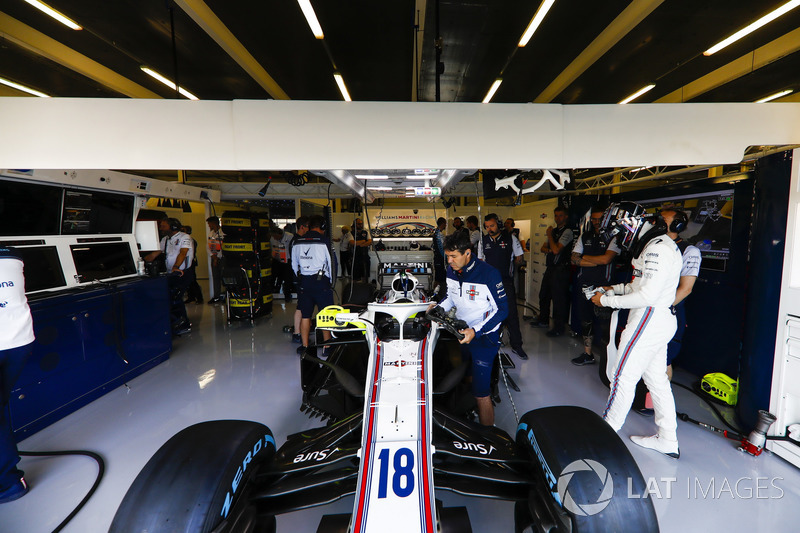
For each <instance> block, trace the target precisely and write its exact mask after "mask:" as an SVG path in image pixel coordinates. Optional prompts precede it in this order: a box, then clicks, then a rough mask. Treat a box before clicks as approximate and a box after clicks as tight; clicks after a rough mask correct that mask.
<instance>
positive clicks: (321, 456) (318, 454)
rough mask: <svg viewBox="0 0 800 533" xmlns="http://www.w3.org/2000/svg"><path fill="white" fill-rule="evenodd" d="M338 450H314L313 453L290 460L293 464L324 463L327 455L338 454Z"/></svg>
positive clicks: (302, 454)
mask: <svg viewBox="0 0 800 533" xmlns="http://www.w3.org/2000/svg"><path fill="white" fill-rule="evenodd" d="M338 451H339V448H334V449H333V450H331V449H330V448H325V449H324V450H315V451H313V452H308V453H301V454H299V455H297V456H296V457H295V458H294V459H292V462H293V463H305V462H306V461H324V460H325V459H327V458H328V456H329V455H333V454H334V453H336V452H338Z"/></svg>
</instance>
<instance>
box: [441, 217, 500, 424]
mask: <svg viewBox="0 0 800 533" xmlns="http://www.w3.org/2000/svg"><path fill="white" fill-rule="evenodd" d="M444 253H445V256H446V257H447V263H448V267H447V282H446V283H447V291H446V292H445V297H444V299H443V300H442V301H441V303H440V304H439V305H440V306H441V307H442V309H444V310H445V311H449V310H450V309H452V308H453V307H455V308H456V318H458V319H461V320H463V321H464V322H466V323H467V325H468V326H469V327H468V328H467V329H465V330H462V331H461V333H462V334H463V335H464V338H463V339H462V340H461V341H460V342H461V345H462V347H461V352H462V354H463V355H464V356H465V357H466V356H469V357H471V358H472V394H473V395H474V396H475V400H476V401H477V403H478V419H479V420H480V423H481V424H483V425H484V426H492V425H494V406H492V399H491V376H492V366H493V365H494V358H495V357H496V356H497V350H498V348H499V347H500V327H501V325H502V323H503V320H505V318H506V316H507V315H508V304H507V300H506V293H505V290H504V289H503V280H502V278H501V277H500V273H499V272H498V271H497V269H496V268H494V267H492V266H490V265H489V264H488V263H485V262H483V261H476V260H475V256H474V255H473V254H472V248H471V243H470V240H469V235H467V234H466V233H464V232H457V233H454V234H453V235H450V236H448V237H447V238H446V239H445V241H444ZM432 306H433V305H432Z"/></svg>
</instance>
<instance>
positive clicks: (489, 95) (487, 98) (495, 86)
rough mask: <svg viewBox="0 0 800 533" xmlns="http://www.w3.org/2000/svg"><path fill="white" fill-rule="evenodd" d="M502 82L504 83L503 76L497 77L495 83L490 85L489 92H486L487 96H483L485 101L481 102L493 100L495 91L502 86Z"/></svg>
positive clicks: (485, 102)
mask: <svg viewBox="0 0 800 533" xmlns="http://www.w3.org/2000/svg"><path fill="white" fill-rule="evenodd" d="M501 83H503V78H497V79H496V80H494V83H493V84H492V86H491V87H489V92H488V93H486V96H485V97H484V98H483V102H481V103H483V104H488V103H489V102H490V101H491V100H492V97H493V96H494V93H496V92H497V89H498V87H500V84H501Z"/></svg>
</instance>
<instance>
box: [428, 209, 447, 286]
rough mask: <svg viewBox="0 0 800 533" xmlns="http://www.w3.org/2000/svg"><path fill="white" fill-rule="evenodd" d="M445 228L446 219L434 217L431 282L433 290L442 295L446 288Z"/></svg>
mask: <svg viewBox="0 0 800 533" xmlns="http://www.w3.org/2000/svg"><path fill="white" fill-rule="evenodd" d="M446 229H447V219H446V218H444V217H439V218H438V219H436V229H435V230H434V231H433V242H432V243H431V248H433V284H434V292H437V294H438V295H439V296H440V297H442V296H444V291H445V289H446V280H447V264H446V263H445V257H444V237H445V235H444V232H445V230H446Z"/></svg>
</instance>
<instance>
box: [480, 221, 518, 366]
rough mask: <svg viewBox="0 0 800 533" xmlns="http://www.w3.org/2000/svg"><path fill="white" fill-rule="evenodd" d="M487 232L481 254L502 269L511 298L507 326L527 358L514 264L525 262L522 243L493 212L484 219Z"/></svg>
mask: <svg viewBox="0 0 800 533" xmlns="http://www.w3.org/2000/svg"><path fill="white" fill-rule="evenodd" d="M483 227H484V229H486V235H484V236H483V240H482V241H481V243H480V246H479V248H478V258H479V259H483V260H484V261H486V262H487V263H489V265H491V266H493V267H494V268H496V269H497V271H498V272H500V277H501V278H502V280H503V288H504V289H505V292H506V298H507V300H508V316H507V317H506V319H505V320H504V321H503V324H504V325H505V326H506V327H507V328H508V335H509V337H510V341H511V342H510V344H511V351H513V352H514V353H515V354H517V356H518V357H519V358H520V359H527V358H528V354H527V353H525V350H523V349H522V333H521V332H520V331H519V316H518V314H517V293H516V290H515V288H514V264H515V263H520V262H522V255H523V252H522V245H521V244H520V243H519V239H517V238H516V237H515V236H514V235H513V234H512V233H505V232H503V231H502V230H501V227H500V219H499V218H498V216H497V215H496V214H494V213H490V214H488V215H486V217H484V223H483Z"/></svg>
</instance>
